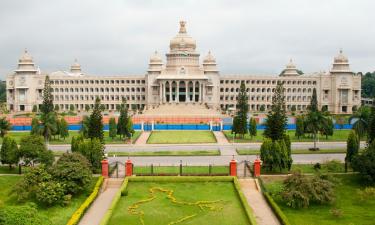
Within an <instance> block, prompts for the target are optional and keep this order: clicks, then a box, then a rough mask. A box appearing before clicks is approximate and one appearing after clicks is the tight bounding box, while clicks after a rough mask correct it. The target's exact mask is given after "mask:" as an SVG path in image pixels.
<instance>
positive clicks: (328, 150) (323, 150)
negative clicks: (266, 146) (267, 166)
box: [236, 149, 346, 155]
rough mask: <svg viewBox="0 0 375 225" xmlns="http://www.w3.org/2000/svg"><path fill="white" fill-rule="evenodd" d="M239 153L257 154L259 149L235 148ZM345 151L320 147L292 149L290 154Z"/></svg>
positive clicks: (344, 151)
mask: <svg viewBox="0 0 375 225" xmlns="http://www.w3.org/2000/svg"><path fill="white" fill-rule="evenodd" d="M236 151H237V154H239V155H259V154H260V150H255V149H254V150H252V149H236ZM334 153H337V154H339V153H346V149H320V150H319V151H310V150H308V149H292V154H334Z"/></svg>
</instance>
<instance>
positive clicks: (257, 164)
mask: <svg viewBox="0 0 375 225" xmlns="http://www.w3.org/2000/svg"><path fill="white" fill-rule="evenodd" d="M260 163H261V161H260V160H259V159H258V158H257V159H256V160H255V161H254V177H259V176H260Z"/></svg>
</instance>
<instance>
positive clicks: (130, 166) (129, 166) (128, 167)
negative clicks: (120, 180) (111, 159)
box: [125, 159, 133, 177]
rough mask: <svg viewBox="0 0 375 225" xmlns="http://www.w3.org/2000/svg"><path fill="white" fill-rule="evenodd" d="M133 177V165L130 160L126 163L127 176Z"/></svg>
mask: <svg viewBox="0 0 375 225" xmlns="http://www.w3.org/2000/svg"><path fill="white" fill-rule="evenodd" d="M132 175H133V163H132V161H131V160H130V159H128V160H126V163H125V176H127V177H130V176H132Z"/></svg>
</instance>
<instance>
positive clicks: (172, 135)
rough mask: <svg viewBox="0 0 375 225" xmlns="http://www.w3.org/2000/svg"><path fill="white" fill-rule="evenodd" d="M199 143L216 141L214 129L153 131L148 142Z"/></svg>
mask: <svg viewBox="0 0 375 225" xmlns="http://www.w3.org/2000/svg"><path fill="white" fill-rule="evenodd" d="M194 143H195V144H198V143H216V138H215V135H214V134H213V133H212V131H185V130H174V131H153V132H152V133H151V135H150V137H149V138H148V140H147V144H194Z"/></svg>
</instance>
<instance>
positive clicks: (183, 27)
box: [179, 20, 186, 34]
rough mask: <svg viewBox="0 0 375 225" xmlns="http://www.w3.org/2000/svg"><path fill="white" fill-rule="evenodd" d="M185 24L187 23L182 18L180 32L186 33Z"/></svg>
mask: <svg viewBox="0 0 375 225" xmlns="http://www.w3.org/2000/svg"><path fill="white" fill-rule="evenodd" d="M185 25H186V22H185V21H183V20H181V21H180V31H179V33H180V34H184V33H186V27H185Z"/></svg>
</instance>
